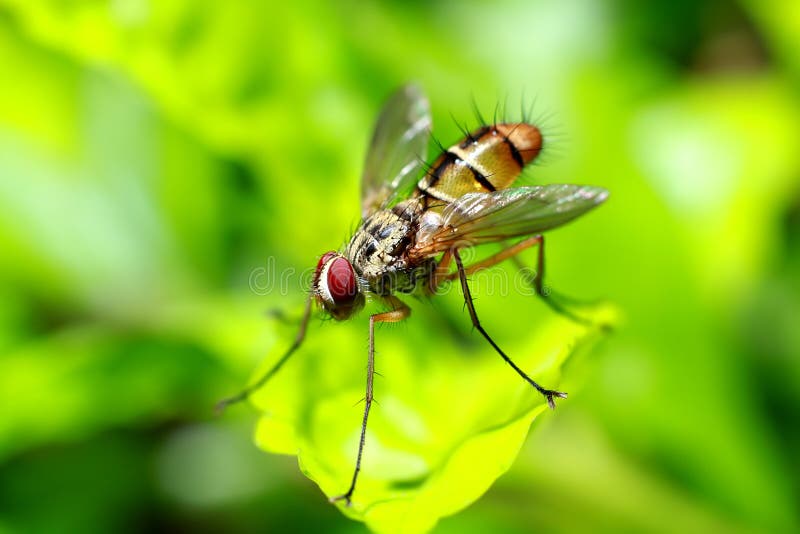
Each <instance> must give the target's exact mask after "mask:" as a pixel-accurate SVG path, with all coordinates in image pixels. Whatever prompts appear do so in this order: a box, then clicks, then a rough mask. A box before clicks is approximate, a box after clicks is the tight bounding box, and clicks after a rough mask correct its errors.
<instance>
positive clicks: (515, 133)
mask: <svg viewBox="0 0 800 534" xmlns="http://www.w3.org/2000/svg"><path fill="white" fill-rule="evenodd" d="M541 149H542V134H541V132H540V131H539V129H538V128H537V127H536V126H533V125H531V124H527V123H524V122H519V123H508V124H496V125H494V126H484V127H482V128H480V129H478V130H476V131H474V132H472V133H471V134H469V135H468V136H467V137H466V138H465V139H463V140H462V141H461V142H460V143H458V144H455V145H453V146H451V147H450V148H449V149H447V150H446V151H445V152H444V153H443V154H442V155H440V156H439V157H438V158H437V159H436V161H435V162H434V163H433V165H432V166H431V168H430V170H429V171H428V172H427V173H426V174H425V176H423V177H422V179H421V180H420V181H419V183H418V184H417V194H418V195H424V196H429V197H431V198H433V199H436V200H439V201H442V202H453V201H454V200H455V199H457V198H458V197H460V196H462V195H464V194H466V193H488V192H491V191H497V190H498V189H505V188H506V187H509V186H510V185H511V184H512V183H514V180H516V179H517V177H518V176H519V174H520V172H522V169H523V168H524V167H525V165H527V164H528V163H529V162H531V161H532V160H533V159H534V158H536V156H537V155H539V152H540V151H541Z"/></svg>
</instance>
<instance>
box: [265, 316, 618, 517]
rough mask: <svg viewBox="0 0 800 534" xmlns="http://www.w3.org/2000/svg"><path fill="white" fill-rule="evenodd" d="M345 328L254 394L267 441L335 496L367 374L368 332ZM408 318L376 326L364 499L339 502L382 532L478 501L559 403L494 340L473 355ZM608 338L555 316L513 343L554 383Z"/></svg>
mask: <svg viewBox="0 0 800 534" xmlns="http://www.w3.org/2000/svg"><path fill="white" fill-rule="evenodd" d="M591 311H592V318H593V319H594V320H597V321H608V320H609V318H610V317H611V316H612V315H613V313H614V312H613V309H612V308H610V307H608V306H601V307H598V308H596V309H593V310H591ZM364 319H365V318H364ZM362 322H363V324H362V325H361V326H362V327H365V326H366V321H362ZM326 326H328V325H326ZM336 326H338V325H330V328H326V332H324V333H320V334H319V336H318V339H316V340H314V341H311V342H310V343H309V345H308V346H306V347H304V348H303V349H302V350H301V352H300V353H299V354H298V355H296V356H295V360H294V361H292V363H291V364H290V365H288V366H287V369H285V373H284V374H283V375H278V376H279V377H278V378H276V379H275V381H274V382H272V383H270V384H269V385H268V386H266V387H265V388H263V390H262V391H260V392H259V393H258V394H257V395H256V396H255V404H256V405H257V406H258V407H259V408H260V409H261V410H262V412H263V415H262V417H261V420H260V422H259V424H258V428H257V431H256V441H257V443H258V445H259V446H260V447H262V448H263V449H264V450H266V451H269V452H276V453H283V454H296V455H297V456H298V459H299V463H300V467H301V469H302V470H303V472H304V474H305V475H306V476H308V477H309V478H311V479H312V480H314V481H315V482H316V483H317V484H318V485H319V486H320V488H321V489H322V490H323V492H324V493H325V494H326V495H327V496H328V497H333V496H336V495H339V494H341V493H343V492H344V491H345V490H346V489H347V487H348V484H349V481H350V478H351V476H352V471H353V467H354V462H355V455H356V450H357V447H358V440H359V432H360V421H361V412H362V409H363V406H362V404H361V403H358V402H357V401H358V399H360V398H362V397H363V396H364V380H365V371H364V365H365V358H366V354H365V350H364V348H365V347H364V343H363V335H364V332H362V333H361V336H359V333H358V329H357V328H352V327H351V328H336ZM401 328H402V330H406V331H405V332H402V333H401V332H400V331H399V330H401V329H398V328H394V329H380V330H379V331H378V332H377V334H376V337H377V341H376V344H377V347H378V356H377V360H376V366H377V369H378V371H379V372H380V373H381V376H379V377H377V378H376V386H375V398H376V399H377V401H378V404H376V405H373V406H374V407H373V410H372V412H371V414H370V419H369V426H368V431H367V444H366V448H365V452H364V460H363V465H362V470H361V474H360V477H359V480H358V485H357V487H356V491H355V493H354V495H353V504H352V506H351V507H347V506H345V505H344V504H339V506H340V507H341V509H342V511H343V512H344V513H345V514H347V515H348V516H350V517H353V518H355V519H359V520H362V521H365V522H366V523H367V524H368V525H369V526H370V528H372V529H374V530H376V531H380V532H423V531H426V530H429V529H430V528H432V527H433V525H434V524H435V523H436V522H437V520H438V519H439V518H441V517H444V516H447V515H450V514H453V513H455V512H457V511H458V510H461V509H462V508H464V507H466V506H467V505H469V504H470V503H472V502H473V501H475V500H476V499H478V498H479V497H480V496H481V495H482V494H483V493H484V492H485V491H486V490H487V489H488V488H489V487H490V486H491V484H492V483H493V482H494V481H495V479H497V477H499V476H500V475H502V474H503V473H504V472H505V471H506V470H508V468H509V467H510V466H511V464H512V463H513V461H514V458H515V457H516V456H517V453H518V452H519V449H520V447H521V445H522V443H523V441H524V439H525V436H526V435H527V433H528V429H529V427H530V425H531V423H532V422H533V421H534V419H536V418H537V417H545V416H547V417H554V416H555V417H557V415H558V413H559V412H558V410H556V411H555V412H554V413H552V414H551V413H549V411H548V410H546V408H547V406H546V404H545V401H544V398H543V397H542V396H541V395H540V394H539V393H537V392H536V391H535V390H534V389H533V388H531V387H530V386H529V385H528V384H527V383H526V382H524V381H523V380H522V379H521V378H520V377H519V376H518V375H516V374H515V373H514V371H513V370H512V369H511V368H510V367H508V366H507V365H506V364H505V363H504V362H503V361H502V360H501V359H500V357H499V356H498V355H496V354H495V353H494V352H493V351H492V349H491V347H490V346H489V345H488V344H479V345H476V346H475V347H472V348H471V350H470V351H469V353H468V354H464V351H460V350H458V347H457V340H454V339H453V338H452V336H431V333H432V332H424V331H422V330H423V329H424V325H423V324H419V323H416V324H413V325H409V326H407V328H406V327H405V325H404V327H401ZM473 334H474V335H475V336H477V335H478V334H477V332H474V333H473ZM599 336H600V331H599V330H598V329H597V327H591V328H587V327H585V326H581V325H579V324H577V323H574V322H572V321H570V320H568V319H565V318H561V317H554V318H551V319H550V320H548V321H546V322H544V323H543V324H540V325H537V327H536V328H533V329H531V330H530V331H526V332H524V333H523V335H520V336H519V337H518V338H517V339H515V340H513V341H512V342H511V343H506V345H507V347H506V348H507V350H508V351H509V353H510V354H512V355H514V356H513V357H514V358H515V360H516V361H517V362H518V363H519V365H521V366H522V367H523V368H524V369H526V370H527V371H529V372H530V374H531V375H532V376H533V377H535V379H536V380H538V381H540V382H541V383H542V384H545V385H546V386H547V387H552V388H555V387H556V385H557V384H558V383H562V384H563V381H562V380H561V372H562V369H563V367H564V365H565V364H566V363H567V361H568V360H569V359H570V358H571V357H572V356H573V355H574V354H575V353H578V352H581V351H584V350H586V349H587V348H589V347H590V346H591V345H592V344H593V343H594V342H595V341H596V340H597V339H598V337H599ZM322 342H324V344H322ZM273 361H274V358H271V359H270V361H268V362H265V365H271V364H272V363H273ZM570 392H571V393H574V391H570ZM568 402H569V399H565V400H561V401H559V403H560V404H563V403H568Z"/></svg>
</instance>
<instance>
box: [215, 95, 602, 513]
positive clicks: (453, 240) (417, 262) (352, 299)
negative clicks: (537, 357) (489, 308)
mask: <svg viewBox="0 0 800 534" xmlns="http://www.w3.org/2000/svg"><path fill="white" fill-rule="evenodd" d="M430 126H431V119H430V111H429V106H428V101H427V99H426V98H425V96H424V95H423V94H422V92H421V91H420V90H419V89H418V88H417V87H416V86H414V85H407V86H405V87H403V88H401V89H400V90H399V91H397V92H396V93H395V94H394V95H393V96H392V97H391V98H390V99H389V100H388V102H387V103H386V105H385V106H384V109H383V111H382V113H381V115H380V116H379V118H378V121H377V124H376V127H375V132H374V134H373V137H372V141H371V143H370V149H369V152H368V154H367V160H366V164H365V168H364V174H363V177H362V206H361V207H362V221H361V224H360V226H359V228H358V230H356V232H355V233H354V234H353V237H352V238H351V239H350V241H349V242H348V243H347V245H346V246H345V247H344V248H343V249H342V250H341V251H338V252H337V251H331V252H327V253H325V254H323V255H322V257H321V258H320V259H319V261H318V263H317V268H316V271H315V274H314V280H313V287H312V291H311V293H310V295H309V298H308V299H307V302H306V307H305V312H304V315H303V319H302V322H301V326H300V330H299V332H298V335H297V337H296V338H295V341H294V343H293V344H292V346H291V347H290V348H289V349H288V350H287V352H286V353H284V355H283V357H282V358H281V359H280V360H279V361H278V362H277V363H276V364H275V365H274V366H273V367H272V368H271V369H270V370H269V371H268V372H267V373H265V374H264V375H263V376H261V377H259V379H258V380H256V381H255V382H254V383H253V384H251V385H250V386H249V387H248V388H246V389H245V390H243V391H242V392H241V393H239V394H238V395H236V396H234V397H231V398H229V399H225V400H223V401H222V402H221V403H220V407H224V406H226V405H228V404H231V403H233V402H238V401H240V400H243V399H246V398H247V397H248V396H249V395H250V393H252V392H253V391H255V390H257V389H258V388H260V387H261V386H263V385H264V384H265V383H266V382H267V381H268V380H269V379H270V378H271V377H272V376H273V375H274V374H275V373H276V372H277V371H278V370H279V369H280V367H281V366H282V365H283V364H284V363H285V362H286V360H288V358H289V356H290V355H291V354H292V353H293V352H294V351H295V350H296V349H297V348H298V347H299V346H300V344H301V343H302V341H303V339H304V337H305V332H306V326H307V324H308V321H309V317H310V315H311V308H312V306H311V305H312V301H316V303H317V304H318V305H319V306H320V307H321V308H322V309H323V310H324V312H326V313H327V314H329V315H330V316H332V317H333V318H334V319H336V320H345V319H348V318H350V317H351V316H352V315H353V314H354V313H356V312H357V311H359V310H360V309H361V308H363V307H364V304H365V302H366V301H367V296H369V297H371V298H374V299H377V300H381V301H383V302H384V303H385V304H386V305H387V307H388V308H389V311H386V312H382V313H376V314H373V315H370V318H369V349H368V355H367V386H366V396H365V406H364V416H363V420H362V425H361V440H360V442H359V447H358V453H357V456H356V465H355V471H354V473H353V478H352V480H351V483H350V486H349V488H348V490H347V491H346V492H345V493H343V494H342V495H338V496H336V497H333V498H331V501H338V500H343V501H345V502H346V503H347V504H350V500H351V497H352V495H353V492H354V490H355V487H356V481H357V479H358V473H359V471H360V469H361V458H362V454H363V451H364V444H365V441H366V428H367V419H368V417H369V412H370V407H371V405H372V380H373V375H374V369H375V365H374V363H375V362H374V355H375V324H376V323H384V322H398V321H402V320H403V319H405V318H406V317H408V316H409V314H410V308H409V307H408V306H407V305H406V304H405V303H404V302H403V301H402V300H401V299H400V298H398V295H402V294H408V293H418V292H422V293H427V294H435V293H436V290H437V288H438V287H439V286H440V285H441V284H442V283H443V282H445V281H450V280H455V279H458V280H459V281H460V284H461V289H462V292H463V295H464V302H465V305H466V308H467V311H468V312H469V315H470V319H471V321H472V325H473V326H474V327H475V329H476V330H478V332H480V334H481V335H482V336H483V337H484V338H485V339H486V340H487V341H488V342H489V344H490V345H491V346H492V347H493V348H494V350H495V351H496V352H497V353H498V354H499V355H500V356H501V357H502V358H503V359H504V360H505V361H506V362H507V363H508V364H509V365H510V366H511V367H512V368H513V369H514V371H516V372H517V374H519V375H520V376H521V377H522V378H523V379H525V380H526V381H527V382H528V383H529V384H530V385H531V386H532V387H534V388H535V389H536V390H537V391H538V392H540V393H541V394H542V395H543V396H544V398H545V399H546V401H547V403H548V404H549V405H550V407H551V408H554V407H555V402H554V398H557V397H561V398H564V397H566V394H565V393H562V392H559V391H555V390H550V389H547V388H544V387H542V386H541V385H539V384H538V383H537V382H536V381H534V380H533V379H532V378H531V377H529V376H528V375H527V374H526V373H525V372H524V371H523V370H522V369H521V368H520V367H518V366H517V365H516V364H515V363H514V362H513V360H511V358H510V357H509V356H508V355H507V354H506V353H505V352H503V351H502V350H501V349H500V347H499V346H498V345H497V344H496V343H495V342H494V340H493V339H492V338H491V337H490V336H489V334H488V333H487V332H486V330H484V328H483V327H482V326H481V323H480V320H479V319H478V315H477V312H476V311H475V306H474V304H473V301H472V297H471V294H470V289H469V284H468V280H467V275H469V274H470V273H473V272H476V271H478V270H481V269H485V268H488V267H491V266H492V265H495V264H498V263H500V262H502V261H505V260H512V261H515V262H516V263H517V265H520V262H519V259H518V254H519V253H520V252H522V251H523V250H525V249H527V248H529V247H532V246H537V247H538V256H537V258H538V261H537V266H536V274H535V276H534V277H533V279H532V280H531V282H532V284H533V287H534V289H535V290H536V292H537V294H538V295H540V296H541V297H543V298H544V301H545V302H546V303H547V304H549V305H550V306H551V307H552V308H553V309H554V310H555V311H557V312H559V313H562V314H565V315H567V316H569V317H570V318H572V319H574V320H576V321H582V322H583V321H584V320H583V319H582V318H580V317H578V316H576V315H574V314H573V313H572V312H571V311H569V310H568V309H567V308H564V307H563V306H561V305H560V304H559V303H558V302H557V301H556V300H555V299H554V295H552V294H546V292H545V291H544V285H543V277H544V237H543V236H542V232H544V231H546V230H549V229H552V228H555V227H557V226H561V225H564V224H566V223H567V222H569V221H571V220H573V219H575V218H576V217H578V216H580V215H582V214H584V213H586V212H587V211H589V210H591V209H592V208H594V207H595V206H597V205H599V204H600V203H602V202H603V201H604V200H605V199H606V198H607V196H608V193H607V191H606V190H604V189H602V188H599V187H592V186H580V185H566V184H553V185H543V186H529V187H512V185H513V184H514V182H515V181H516V179H517V178H518V177H519V175H520V173H521V172H522V170H523V169H524V168H525V166H526V165H527V164H529V163H530V162H532V161H533V160H534V159H535V158H536V156H537V155H538V154H539V153H540V152H541V149H542V146H543V139H542V135H541V132H540V131H539V129H538V128H537V127H536V126H534V125H532V124H528V123H527V122H517V123H500V124H497V123H495V124H491V125H488V124H484V125H482V126H481V127H480V128H478V129H477V130H475V131H473V132H470V133H466V135H465V137H464V139H462V140H461V141H460V142H458V143H456V144H454V145H453V146H451V147H450V148H447V149H443V150H442V153H441V154H440V155H439V156H438V157H437V158H436V160H435V161H434V163H433V164H432V165H430V166H429V167H428V168H427V169H426V171H425V172H424V173H422V170H423V166H424V163H423V162H424V160H425V156H426V153H427V147H428V140H429V136H430ZM420 174H422V176H421V177H420V176H419V175H420ZM515 238H518V239H519V238H521V240H519V241H517V242H516V243H514V244H508V240H512V239H515ZM484 243H502V244H503V245H504V248H503V249H502V250H501V251H500V252H498V253H496V254H494V255H492V256H489V257H487V258H485V259H483V260H480V261H477V262H475V263H472V264H469V265H464V263H463V262H462V259H461V255H460V253H459V251H461V250H463V249H465V248H470V247H474V246H476V245H481V244H484ZM453 263H454V264H455V268H453V265H452V264H453Z"/></svg>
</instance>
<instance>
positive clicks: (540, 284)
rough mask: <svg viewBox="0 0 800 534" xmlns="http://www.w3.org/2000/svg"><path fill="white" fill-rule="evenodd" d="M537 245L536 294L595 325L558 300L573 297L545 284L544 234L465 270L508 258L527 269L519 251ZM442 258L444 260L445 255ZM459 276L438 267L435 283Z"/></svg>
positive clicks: (532, 280) (556, 308)
mask: <svg viewBox="0 0 800 534" xmlns="http://www.w3.org/2000/svg"><path fill="white" fill-rule="evenodd" d="M535 245H538V246H539V250H538V253H537V256H536V258H537V259H536V272H535V273H534V275H533V277H532V278H530V279H529V281H530V283H531V285H532V286H533V289H534V290H535V291H536V294H537V295H538V296H539V297H540V298H541V299H542V300H543V301H544V303H545V304H547V305H548V306H549V307H550V309H552V310H553V311H555V312H556V313H559V314H561V315H563V316H565V317H567V318H568V319H570V320H572V321H575V322H576V323H578V324H582V325H586V326H595V323H593V322H592V321H590V320H589V319H586V318H585V317H580V316H579V315H576V314H575V313H573V312H572V311H570V310H569V309H567V308H566V307H564V305H562V304H561V303H559V302H558V301H557V300H562V301H563V300H571V299H567V298H565V297H563V296H561V295H558V296H556V295H555V294H554V292H553V291H552V290H551V289H549V288H547V287H545V285H544V236H543V235H535V236H532V237H529V238H527V239H523V240H522V241H520V242H519V243H516V244H514V245H511V246H508V247H506V248H504V249H503V250H501V251H500V252H498V253H496V254H494V255H492V256H489V257H488V258H485V259H483V260H481V261H479V262H476V263H473V264H471V265H467V266H466V267H465V268H464V271H465V272H466V274H467V275H470V274H472V273H474V272H477V271H480V270H483V269H488V268H489V267H492V266H494V265H497V264H498V263H500V262H503V261H505V260H507V259H510V260H511V261H513V262H514V264H515V265H516V266H517V267H519V268H520V269H521V270H522V269H527V267H526V266H525V264H524V263H522V260H521V259H520V258H519V253H520V252H522V251H524V250H525V249H528V248H530V247H532V246H535ZM442 259H443V260H444V257H443V258H442ZM448 263H449V261H448ZM458 276H459V273H458V271H456V272H453V273H445V274H438V269H437V275H436V278H435V283H437V284H440V283H441V282H442V281H444V280H454V279H455V278H457V277H458ZM432 283H433V282H432ZM575 303H577V301H575Z"/></svg>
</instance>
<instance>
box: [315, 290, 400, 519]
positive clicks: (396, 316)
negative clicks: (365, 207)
mask: <svg viewBox="0 0 800 534" xmlns="http://www.w3.org/2000/svg"><path fill="white" fill-rule="evenodd" d="M387 300H388V301H389V302H390V303H391V304H392V305H393V306H394V307H395V309H394V310H392V311H387V312H383V313H376V314H374V315H370V317H369V352H368V355H367V394H366V396H365V397H364V418H363V420H362V421H361V440H360V441H359V442H358V456H356V468H355V471H353V479H352V480H351V481H350V487H349V488H348V489H347V491H346V492H345V493H343V494H341V495H337V496H336V497H331V499H330V501H331V502H336V501H342V500H343V501H345V503H347V506H350V504H351V501H350V498H351V497H352V496H353V491H355V489H356V480H358V472H359V471H361V457H362V455H363V453H364V442H365V441H366V437H367V419H368V418H369V409H370V407H372V380H373V378H374V375H375V323H397V322H400V321H402V320H403V319H405V318H406V317H408V316H409V315H410V314H411V309H410V308H409V307H408V306H406V305H405V304H404V303H403V302H402V301H401V300H399V299H397V298H395V297H388V298H387Z"/></svg>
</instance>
